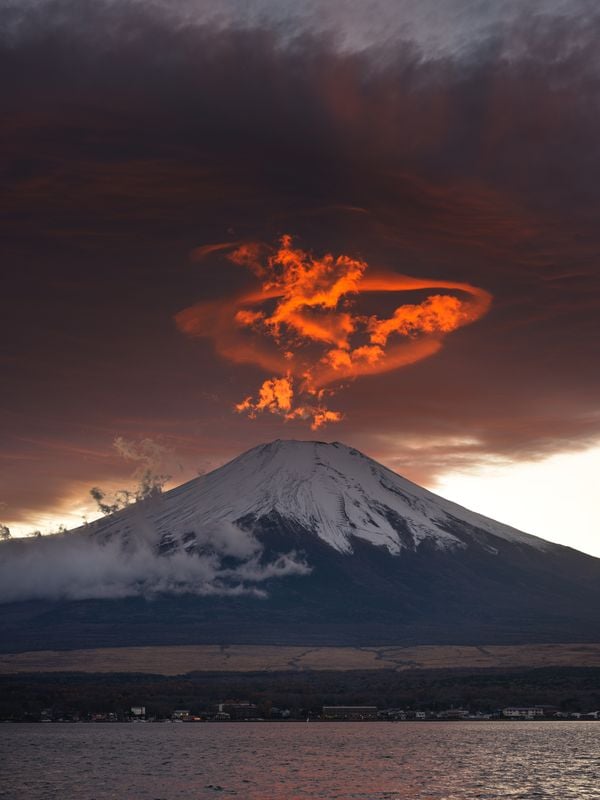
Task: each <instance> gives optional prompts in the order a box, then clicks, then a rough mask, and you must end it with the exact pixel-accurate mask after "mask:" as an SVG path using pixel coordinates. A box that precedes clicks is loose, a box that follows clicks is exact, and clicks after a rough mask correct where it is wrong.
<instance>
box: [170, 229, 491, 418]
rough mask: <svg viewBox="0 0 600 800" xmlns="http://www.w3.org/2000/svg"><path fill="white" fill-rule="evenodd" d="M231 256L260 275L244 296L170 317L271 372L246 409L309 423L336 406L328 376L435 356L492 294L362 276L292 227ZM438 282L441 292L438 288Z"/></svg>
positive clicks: (224, 351)
mask: <svg viewBox="0 0 600 800" xmlns="http://www.w3.org/2000/svg"><path fill="white" fill-rule="evenodd" d="M229 258H230V260H231V261H233V262H234V263H236V264H240V265H243V266H245V267H248V268H250V269H251V270H252V271H253V272H254V273H255V275H256V276H257V278H260V279H261V281H262V283H261V286H260V288H259V289H258V290H257V291H254V292H250V293H248V294H245V295H243V296H241V297H236V298H233V299H226V300H220V301H211V302H208V303H199V304H197V305H195V306H192V307H190V308H187V309H184V310H183V311H181V312H180V313H179V314H177V316H176V322H177V325H178V327H179V329H180V330H181V331H183V332H184V333H186V334H188V335H190V336H203V337H209V338H212V339H213V340H214V341H215V343H216V348H217V351H218V352H219V353H220V354H221V355H222V356H224V357H225V358H228V359H230V360H231V361H234V362H236V363H253V364H257V365H258V366H260V367H262V368H263V369H265V370H268V371H269V372H271V373H275V375H274V377H272V378H269V379H267V380H265V381H264V383H263V384H262V386H261V387H260V388H259V392H258V397H257V399H256V400H254V399H252V397H247V398H246V399H245V400H243V401H242V402H241V403H239V404H238V405H237V406H236V410H237V411H239V412H246V413H248V414H249V415H250V416H251V417H255V416H256V415H257V414H258V413H260V412H264V411H269V412H271V413H275V414H280V415H281V416H282V417H284V419H296V418H301V419H307V420H310V422H311V426H312V427H313V428H318V427H320V426H321V425H324V424H325V423H327V422H337V421H339V420H340V419H341V416H342V415H341V414H340V413H339V412H337V411H331V410H330V409H328V408H326V406H325V405H324V396H325V393H326V391H327V393H328V394H332V393H333V392H334V389H331V388H329V389H327V390H325V388H324V387H329V386H331V385H332V384H336V383H337V384H339V383H341V382H342V381H344V380H346V379H349V378H356V377H359V376H361V375H369V374H370V375H373V374H376V373H379V372H385V371H390V370H395V369H399V368H401V367H404V366H407V365H408V364H413V363H416V362H417V361H421V360H422V359H424V358H428V357H429V356H432V355H434V354H435V353H436V352H438V351H439V349H440V348H441V347H442V344H443V340H444V338H445V337H446V336H447V335H448V334H449V333H451V332H452V331H454V330H456V329H457V328H460V327H462V326H464V325H468V324H470V323H472V322H475V321H476V320H477V319H479V318H481V317H482V316H483V315H484V314H485V313H486V312H487V310H488V309H489V306H490V303H491V299H492V298H491V295H490V294H489V292H486V291H485V290H484V289H480V288H478V287H476V286H472V285H470V284H467V283H459V282H452V281H436V280H426V279H422V278H411V277H409V276H406V275H395V274H383V273H380V274H374V275H367V274H366V273H367V269H368V265H367V263H366V262H365V261H361V260H358V259H354V258H351V257H349V256H345V255H340V256H336V257H334V256H333V255H331V254H326V255H325V256H323V257H322V258H316V257H314V256H312V255H311V254H309V253H306V252H305V251H303V250H300V249H297V248H294V247H293V246H292V240H291V238H290V237H289V236H284V237H282V239H281V242H280V246H279V247H278V249H277V250H275V251H272V250H271V251H270V252H269V249H268V248H266V247H265V246H264V245H260V244H256V243H252V242H250V243H244V244H242V245H240V246H239V247H238V248H237V249H236V250H234V251H233V252H232V253H231V254H230V255H229ZM428 290H438V291H436V292H435V293H434V294H429V295H427V296H426V297H425V298H424V299H423V300H422V301H421V302H420V303H403V304H401V305H399V306H397V307H396V309H395V310H394V312H393V314H392V315H391V316H389V317H383V318H380V317H379V316H377V315H376V314H365V313H362V314H361V313H358V312H357V309H356V305H357V301H358V300H359V298H360V296H361V295H363V296H366V295H368V294H370V293H371V294H375V293H387V292H391V293H400V292H407V291H410V292H419V291H428ZM439 290H443V291H444V293H440V291H439Z"/></svg>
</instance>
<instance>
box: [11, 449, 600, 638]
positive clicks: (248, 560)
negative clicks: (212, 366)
mask: <svg viewBox="0 0 600 800" xmlns="http://www.w3.org/2000/svg"><path fill="white" fill-rule="evenodd" d="M0 600H2V601H4V602H3V605H2V608H1V611H2V614H1V621H0V642H1V647H2V649H3V650H4V651H5V652H7V651H11V650H25V649H44V648H48V649H62V648H66V649H68V648H72V647H84V646H110V645H124V644H128V645H132V644H192V643H234V642H237V643H251V644H260V643H281V644H306V645H316V644H355V645H361V644H365V645H366V644H370V645H373V644H381V645H385V644H401V643H415V644H442V643H445V644H448V643H455V644H459V643H462V644H486V643H488V644H492V643H526V642H539V641H548V642H551V641H557V642H558V641H594V640H596V641H597V640H599V639H600V621H599V619H598V617H599V616H600V615H598V613H597V611H598V608H600V560H598V559H595V558H593V557H591V556H587V555H585V554H583V553H579V552H577V551H575V550H572V549H570V548H567V547H563V546H559V545H556V544H551V543H550V542H547V541H545V540H544V539H540V538H537V537H535V536H531V535H528V534H525V533H522V532H520V531H517V530H515V529H513V528H510V527H508V526H506V525H502V524H500V523H498V522H494V521H493V520H490V519H488V518H486V517H483V516H481V515H479V514H476V513H473V512H471V511H468V510H466V509H464V508H462V507H461V506H458V505H456V504H454V503H452V502H450V501H448V500H444V499H443V498H441V497H438V496H437V495H435V494H433V493H431V492H429V491H427V490H425V489H423V488H421V487H419V486H417V485H416V484H414V483H411V482H410V481H408V480H406V479H405V478H402V477H401V476H399V475H397V474H396V473H394V472H392V471H391V470H389V469H387V468H385V467H383V466H382V465H381V464H378V463H377V462H375V461H373V460H372V459H370V458H368V457H366V456H365V455H363V454H362V453H360V452H358V451H357V450H355V449H353V448H350V447H347V446H345V445H343V444H340V443H339V442H334V443H332V444H326V443H323V442H303V441H302V442H300V441H280V440H278V441H275V442H272V443H270V444H265V445H261V446H259V447H255V448H253V449H252V450H249V451H248V452H246V453H243V454H242V455H241V456H239V457H238V458H236V459H234V460H233V461H231V462H230V463H228V464H226V465H225V466H223V467H221V468H219V469H217V470H215V471H214V472H211V473H210V474H208V475H205V476H201V477H199V478H196V479H195V480H192V481H190V482H189V483H186V484H184V485H182V486H179V487H177V488H176V489H173V490H171V491H169V492H165V493H164V494H162V495H159V496H155V497H153V498H149V499H148V500H145V501H143V502H141V503H138V504H136V505H134V506H130V507H128V508H126V509H124V510H122V511H120V512H117V513H115V514H113V515H111V516H109V517H105V518H103V519H101V520H98V521H97V522H95V523H92V524H90V525H88V526H86V527H84V528H80V529H78V530H76V531H73V532H69V533H67V534H62V535H56V536H52V537H43V538H42V539H29V540H21V541H11V542H8V543H4V544H3V545H2V546H1V547H0Z"/></svg>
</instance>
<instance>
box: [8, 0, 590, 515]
mask: <svg viewBox="0 0 600 800" xmlns="http://www.w3.org/2000/svg"><path fill="white" fill-rule="evenodd" d="M28 8H31V9H32V10H29V11H28V10H27V9H28ZM582 8H585V5H584V4H582ZM261 19H262V22H261V23H260V24H259V23H256V21H255V23H254V24H253V25H249V24H247V21H246V24H236V17H235V13H234V12H232V17H231V19H230V21H229V23H227V24H225V22H223V20H221V24H220V26H218V27H217V26H216V24H212V23H211V24H208V23H206V24H203V23H201V22H198V21H195V22H193V23H192V22H190V23H189V24H186V25H182V24H181V23H180V22H179V23H178V24H177V25H176V24H175V22H174V20H173V17H172V16H169V15H168V14H167V13H166V12H165V13H158V12H157V11H156V9H154V10H152V11H151V10H150V5H149V4H144V3H141V2H137V3H133V2H132V3H128V2H122V3H117V4H104V3H102V2H95V3H87V2H80V1H79V0H77V1H76V0H72V1H71V2H45V3H42V4H40V5H38V6H35V5H31V6H29V5H28V4H13V5H12V6H11V5H10V4H8V5H7V6H6V7H5V8H4V10H2V11H0V30H3V31H4V33H3V35H2V37H1V39H0V90H1V96H2V103H1V106H0V117H1V119H0V154H1V156H0V159H1V179H0V180H1V186H0V212H1V216H0V238H1V244H0V247H1V264H2V286H1V291H0V304H1V316H0V325H1V326H2V331H1V339H0V369H1V375H2V378H1V386H2V393H1V397H0V407H1V415H2V416H1V427H0V443H1V450H0V501H1V502H3V503H5V504H6V508H5V509H4V510H3V512H2V513H3V516H4V519H6V520H7V521H9V522H10V523H14V522H22V523H23V522H28V521H29V520H30V519H34V518H35V516H36V514H38V513H39V512H40V511H41V510H44V511H48V510H54V511H55V513H56V515H58V516H60V514H61V513H62V512H63V511H64V510H65V509H67V508H68V507H69V504H70V503H71V502H75V501H77V500H78V499H80V498H84V497H85V495H86V492H87V488H88V487H89V486H91V485H94V484H100V485H106V486H109V485H118V484H119V483H126V482H127V480H128V479H129V476H130V474H131V471H132V468H133V466H134V465H132V463H131V462H127V461H126V460H124V459H122V458H120V457H119V454H118V453H117V452H116V450H115V448H114V447H113V444H112V443H113V441H114V440H115V438H116V437H118V436H122V437H125V439H127V440H134V441H138V440H140V439H143V438H151V439H152V440H153V441H156V442H158V443H159V444H160V445H161V446H163V447H164V448H166V450H167V451H168V454H167V455H166V456H165V461H167V462H168V463H167V464H166V467H165V468H167V469H168V470H169V471H170V472H171V473H172V474H173V476H174V480H175V481H177V482H179V481H181V480H183V479H186V478H188V477H191V476H192V475H193V474H195V473H196V472H197V471H198V470H206V469H208V468H210V467H211V466H216V465H218V464H219V463H222V462H223V461H224V460H226V459H227V458H229V457H231V456H233V455H236V454H237V453H238V452H240V451H241V450H243V449H246V448H248V447H250V446H252V445H254V444H256V443H258V442H261V441H265V440H269V439H273V438H277V437H282V438H283V437H287V438H314V437H315V434H314V433H312V432H311V431H310V429H309V427H308V426H307V425H306V423H304V422H302V421H293V422H283V421H282V420H281V419H280V418H278V417H276V416H273V415H268V414H267V415H259V417H258V418H257V419H256V420H249V419H248V418H246V417H245V416H242V415H237V414H235V413H234V412H233V406H234V404H235V403H237V402H239V401H240V399H241V398H243V397H245V396H247V395H249V394H252V393H253V392H255V390H256V387H257V386H258V385H260V383H261V382H262V381H263V380H264V379H265V378H267V377H269V375H268V373H266V372H265V371H264V370H262V369H261V368H260V367H257V366H253V365H250V364H248V365H238V364H234V363H231V362H229V361H227V360H226V359H224V358H222V357H221V356H219V355H217V354H216V353H215V349H214V343H213V342H211V341H210V340H208V339H191V338H188V337H186V336H184V335H183V334H182V333H181V332H180V331H179V330H178V329H177V326H176V324H175V316H176V315H177V314H178V312H180V311H181V310H182V309H185V308H187V307H189V306H191V305H193V304H195V303H198V302H200V301H207V300H221V299H223V298H233V297H235V296H237V295H239V294H240V293H242V292H246V291H249V290H250V289H251V288H252V287H253V286H254V285H255V283H256V279H255V277H254V276H253V275H252V274H251V273H250V272H248V271H247V270H244V269H243V268H240V267H239V266H236V265H235V264H233V263H231V261H229V260H228V259H227V257H226V254H225V252H224V251H215V252H214V253H213V254H210V255H208V256H206V257H205V258H203V259H202V260H201V261H198V260H193V259H191V258H190V253H191V252H192V251H193V250H194V249H195V248H198V247H201V246H203V245H208V244H211V243H220V242H227V241H231V242H234V241H238V240H244V241H245V240H252V241H261V242H266V243H269V244H271V245H272V244H275V243H276V241H277V240H278V238H279V237H280V236H281V235H282V234H284V233H289V234H291V235H293V236H294V241H295V242H297V243H298V245H299V246H301V247H303V248H304V249H306V250H309V251H313V252H314V253H316V254H322V253H323V252H325V251H330V252H333V253H334V254H339V253H343V254H347V255H349V256H352V257H354V258H359V259H363V260H365V261H366V262H368V264H369V269H372V270H378V271H382V270H384V271H387V272H397V273H403V274H408V275H411V276H415V277H420V278H427V279H432V280H438V281H453V282H466V283H470V284H472V285H475V286H478V287H481V288H483V289H485V290H486V291H488V292H490V293H491V294H492V295H493V298H494V300H493V305H492V308H491V310H490V312H489V313H488V314H487V315H486V316H484V317H483V318H482V319H480V320H479V321H478V322H475V323H473V324H472V325H469V326H466V327H464V328H461V329H460V330H458V331H456V332H454V333H453V334H452V335H451V336H449V337H447V338H446V339H445V340H444V346H443V348H442V350H441V351H440V352H439V353H438V354H437V355H435V356H433V357H432V358H430V359H426V360H423V361H421V362H419V363H417V364H414V365H413V366H410V367H406V368H404V369H401V370H397V371H395V372H388V373H384V374H380V375H375V376H368V377H362V378H359V379H357V380H356V381H354V382H352V383H350V384H348V385H346V386H345V387H344V388H343V390H342V391H340V392H338V394H337V395H336V398H335V407H336V408H338V409H339V410H341V411H342V412H343V414H344V419H343V421H342V422H341V423H339V424H337V425H332V426H330V427H328V428H326V429H324V430H323V431H320V432H319V433H318V436H319V438H323V439H327V440H330V439H339V440H341V441H344V442H347V443H349V444H352V445H354V446H357V447H359V448H360V449H362V450H364V451H365V452H367V453H368V454H369V455H372V456H374V457H376V458H378V459H380V460H384V461H385V462H386V463H388V464H389V465H390V466H393V467H395V468H397V469H398V470H399V471H400V472H403V473H404V474H405V475H406V476H407V477H410V478H412V479H414V480H417V481H421V482H422V481H426V482H427V481H429V482H430V483H431V481H432V480H433V478H434V477H435V475H436V474H440V473H442V472H444V471H445V470H447V469H448V468H450V467H454V466H456V465H462V464H478V463H485V462H486V461H488V460H489V459H493V458H498V457H501V458H508V459H513V460H516V461H519V460H524V459H530V458H539V457H543V456H545V455H548V454H552V453H555V452H562V451H566V450H572V449H578V448H583V447H585V446H587V445H589V444H590V443H592V442H594V441H597V439H598V437H599V436H600V411H599V400H600V370H599V369H598V356H599V341H598V336H599V334H598V332H599V326H598V313H599V309H600V267H599V256H600V226H599V225H598V214H599V211H600V187H599V177H600V169H599V167H600V149H599V147H598V142H599V141H600V116H599V114H598V111H599V108H598V105H599V103H598V96H599V95H598V86H599V77H600V71H599V66H600V65H599V63H598V58H599V57H598V55H597V41H598V36H599V35H600V17H595V16H593V15H590V14H588V15H587V16H581V15H580V16H577V15H573V16H572V17H570V18H567V17H559V16H556V17H553V16H552V15H551V14H547V15H545V16H535V17H533V16H529V17H520V18H516V19H511V20H508V21H507V20H495V21H492V22H493V24H492V22H490V24H489V25H488V26H487V27H486V28H485V32H484V33H481V32H479V33H478V35H477V37H474V38H473V40H472V41H470V42H469V47H463V48H461V49H457V48H454V49H453V48H448V49H447V50H446V51H443V52H437V51H436V52H434V51H431V50H428V48H427V47H425V46H424V45H423V43H422V41H419V40H417V39H411V38H410V37H409V38H405V39H402V38H401V37H400V36H395V37H393V38H392V39H391V40H389V41H388V42H387V43H386V44H382V43H377V42H374V43H372V44H371V47H369V48H367V49H366V50H362V51H357V49H356V48H354V49H353V48H346V49H342V48H340V46H339V44H336V42H335V41H334V39H333V38H332V37H331V36H330V35H328V34H326V33H323V32H322V33H318V32H316V31H314V30H313V31H312V32H310V31H307V30H306V29H303V30H302V31H299V29H293V28H290V27H289V26H288V27H287V28H285V27H282V24H281V20H279V21H278V26H275V24H274V23H273V24H272V23H270V22H269V17H268V15H266V16H263V17H262V18H261ZM467 34H468V31H467ZM372 302H373V303H374V304H375V305H374V306H373V307H372V308H371V312H377V313H384V300H383V299H382V298H379V299H378V298H376V297H374V298H373V301H372ZM377 303H379V304H380V305H379V306H378V305H377Z"/></svg>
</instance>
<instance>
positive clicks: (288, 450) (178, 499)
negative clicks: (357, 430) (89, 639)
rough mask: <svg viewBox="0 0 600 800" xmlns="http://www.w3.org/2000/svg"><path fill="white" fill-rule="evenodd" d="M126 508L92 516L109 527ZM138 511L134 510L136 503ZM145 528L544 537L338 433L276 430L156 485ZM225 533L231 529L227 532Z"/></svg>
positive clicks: (425, 537) (339, 544)
mask: <svg viewBox="0 0 600 800" xmlns="http://www.w3.org/2000/svg"><path fill="white" fill-rule="evenodd" d="M134 513H135V512H134V511H131V512H130V511H129V510H127V511H126V512H122V513H121V514H117V515H115V516H114V517H113V518H112V519H106V520H103V521H101V522H100V523H98V527H99V528H100V529H102V530H107V529H111V532H113V533H116V532H117V530H116V529H118V528H120V527H122V526H123V524H125V523H129V525H128V527H129V528H130V529H131V523H132V522H133V520H132V519H131V515H132V514H134ZM138 513H139V510H138ZM144 513H145V516H146V517H147V516H148V515H150V516H151V518H152V519H151V522H152V528H153V529H154V530H155V531H156V529H158V532H159V533H160V534H162V535H169V536H172V537H174V538H175V539H181V536H182V535H184V534H185V533H186V532H189V531H192V532H194V533H195V534H196V536H198V537H201V538H205V537H210V536H211V535H212V533H213V532H217V531H219V534H218V536H219V539H222V537H223V531H225V532H227V531H230V532H233V531H236V530H237V531H239V532H240V533H241V532H242V530H243V529H245V528H247V521H248V520H252V521H254V522H259V521H260V519H261V518H263V517H267V516H269V515H273V514H275V515H280V516H281V517H282V518H284V519H286V520H288V521H290V522H291V523H294V524H295V525H296V526H298V527H300V528H302V529H303V530H305V531H307V532H309V533H310V534H314V535H316V536H318V537H319V538H320V539H322V540H323V541H324V542H326V543H327V544H329V545H330V546H331V547H333V548H335V549H336V550H338V551H340V552H344V553H351V552H352V549H353V547H352V541H353V538H354V537H357V538H359V539H364V540H366V541H368V542H370V543H372V544H373V545H377V546H381V547H385V548H387V550H388V551H389V552H390V553H392V554H393V555H397V554H399V553H401V551H402V550H404V549H410V550H414V549H417V548H418V547H419V546H420V545H422V544H423V543H424V542H428V543H429V544H430V545H432V546H433V547H435V548H436V549H442V550H449V549H454V548H457V547H460V548H462V547H465V546H468V545H469V544H470V543H477V544H479V545H480V546H482V547H484V548H485V549H486V550H488V551H489V552H492V553H493V552H494V550H495V549H496V548H495V544H497V540H496V539H495V540H493V541H492V542H491V543H490V541H489V539H488V537H487V536H486V534H491V535H492V536H493V537H497V539H500V540H505V541H510V542H513V543H515V542H516V543H522V544H526V545H529V546H531V547H536V548H538V549H546V548H549V547H551V545H550V544H549V543H548V542H545V541H544V540H543V539H539V538H537V537H534V536H530V535H528V534H525V533H521V532H519V531H516V530H515V529H513V528H510V527H509V526H506V525H502V524H500V523H497V522H494V521H493V520H490V519H488V518H486V517H483V516H481V515H479V514H476V513H474V512H471V511H468V510H466V509H464V508H462V507H461V506H458V505H456V504H455V503H452V502H450V501H448V500H445V499H443V498H441V497H438V496H437V495H435V494H433V493H432V492H429V491H427V490H426V489H423V488H421V487H419V486H417V485H416V484H414V483H412V482H410V481H408V480H406V479H405V478H402V477H401V476H400V475H398V474H396V473H395V472H392V471H391V470H389V469H387V468H386V467H384V466H382V465H381V464H378V463H377V462H376V461H373V460H372V459H370V458H368V457H367V456H365V455H363V454H362V453H360V452H359V451H358V450H355V449H353V448H351V447H347V446H346V445H344V444H341V443H339V442H333V443H325V442H314V441H313V442H309V441H294V440H287V441H286V440H277V441H274V442H271V443H269V444H264V445H259V446H257V447H254V448H253V449H251V450H248V451H247V452H245V453H243V454H242V455H240V456H238V457H237V458H235V459H234V460H233V461H230V462H229V463H228V464H225V465H224V466H222V467H220V468H219V469H216V470H214V471H213V472H211V473H209V474H207V475H204V476H201V477H199V478H196V479H194V480H192V481H190V482H189V483H186V484H184V485H182V486H179V487H177V488H176V489H173V490H171V491H170V492H166V493H165V494H164V495H163V496H162V498H161V500H160V502H159V503H158V504H155V505H152V506H149V507H148V508H147V510H146V511H145V512H144ZM231 538H232V540H234V539H235V536H233V535H232V537H231Z"/></svg>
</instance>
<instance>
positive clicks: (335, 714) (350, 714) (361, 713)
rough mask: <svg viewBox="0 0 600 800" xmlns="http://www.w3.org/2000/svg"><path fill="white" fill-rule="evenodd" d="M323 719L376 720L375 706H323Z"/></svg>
mask: <svg viewBox="0 0 600 800" xmlns="http://www.w3.org/2000/svg"><path fill="white" fill-rule="evenodd" d="M321 717H322V718H323V719H345V720H366V719H377V706H323V709H322V711H321Z"/></svg>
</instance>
